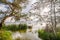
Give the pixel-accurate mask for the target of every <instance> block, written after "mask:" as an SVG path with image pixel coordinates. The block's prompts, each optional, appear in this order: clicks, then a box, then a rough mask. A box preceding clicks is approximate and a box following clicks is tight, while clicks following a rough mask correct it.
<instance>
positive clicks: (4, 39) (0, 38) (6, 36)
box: [0, 30, 12, 40]
mask: <svg viewBox="0 0 60 40" xmlns="http://www.w3.org/2000/svg"><path fill="white" fill-rule="evenodd" d="M0 40H12V36H11V32H9V31H2V30H1V31H0Z"/></svg>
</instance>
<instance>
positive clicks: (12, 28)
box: [2, 24, 27, 31]
mask: <svg viewBox="0 0 60 40" xmlns="http://www.w3.org/2000/svg"><path fill="white" fill-rule="evenodd" d="M2 29H3V30H9V31H19V30H25V31H26V30H27V25H26V24H19V25H7V26H6V25H3V27H2Z"/></svg>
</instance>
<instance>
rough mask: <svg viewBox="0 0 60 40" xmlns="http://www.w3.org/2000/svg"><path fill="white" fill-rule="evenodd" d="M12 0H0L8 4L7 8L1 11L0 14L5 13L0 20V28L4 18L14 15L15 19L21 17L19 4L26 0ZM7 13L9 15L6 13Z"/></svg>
mask: <svg viewBox="0 0 60 40" xmlns="http://www.w3.org/2000/svg"><path fill="white" fill-rule="evenodd" d="M11 1H12V2H10V1H9V0H8V1H7V0H0V2H1V3H2V4H4V5H8V6H9V7H8V8H9V10H7V11H5V12H3V11H1V14H5V17H4V18H3V19H2V20H1V22H0V29H1V27H2V24H3V23H4V21H5V19H6V18H8V17H10V16H14V17H15V19H17V20H18V19H20V17H21V13H20V11H21V10H22V7H21V5H19V4H21V3H22V2H26V0H11ZM7 14H9V15H7Z"/></svg>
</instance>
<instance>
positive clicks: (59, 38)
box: [38, 30, 60, 40]
mask: <svg viewBox="0 0 60 40" xmlns="http://www.w3.org/2000/svg"><path fill="white" fill-rule="evenodd" d="M38 37H39V38H42V39H43V40H60V32H57V34H56V36H55V35H54V34H53V33H49V32H46V31H44V30H38Z"/></svg>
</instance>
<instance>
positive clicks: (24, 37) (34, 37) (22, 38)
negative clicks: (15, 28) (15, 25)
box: [12, 31, 41, 40]
mask: <svg viewBox="0 0 60 40" xmlns="http://www.w3.org/2000/svg"><path fill="white" fill-rule="evenodd" d="M12 37H13V39H14V40H16V39H18V40H41V39H40V38H38V33H37V32H32V31H31V32H30V31H27V32H26V33H20V32H15V33H13V34H12Z"/></svg>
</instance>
